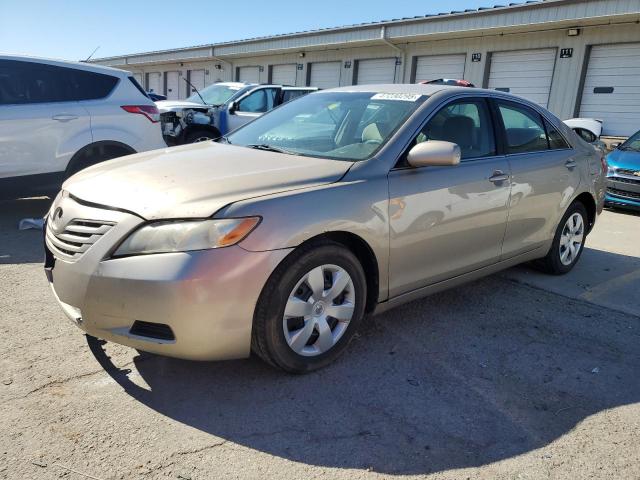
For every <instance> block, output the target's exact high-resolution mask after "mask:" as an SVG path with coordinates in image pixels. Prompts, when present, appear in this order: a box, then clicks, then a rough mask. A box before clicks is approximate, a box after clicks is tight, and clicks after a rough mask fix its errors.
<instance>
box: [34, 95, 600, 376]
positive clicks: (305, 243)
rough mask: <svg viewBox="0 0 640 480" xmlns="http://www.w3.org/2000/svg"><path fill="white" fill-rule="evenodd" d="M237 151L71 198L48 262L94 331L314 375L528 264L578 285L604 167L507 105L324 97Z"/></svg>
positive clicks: (107, 170) (205, 154)
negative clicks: (361, 329)
mask: <svg viewBox="0 0 640 480" xmlns="http://www.w3.org/2000/svg"><path fill="white" fill-rule="evenodd" d="M225 140H226V143H214V142H207V143H199V144H196V145H191V146H185V147H182V148H177V149H168V150H166V151H163V152H154V153H146V154H140V155H134V156H132V157H129V158H128V159H126V160H122V161H118V162H117V163H114V164H112V165H98V166H95V167H92V168H90V169H88V170H86V171H85V172H81V173H80V174H78V175H77V176H75V177H73V178H72V179H70V180H69V181H68V182H67V183H66V184H65V185H64V187H63V188H64V189H63V192H62V194H61V195H60V196H59V197H58V198H57V199H56V200H55V202H54V203H53V205H52V207H51V210H50V212H49V214H48V217H47V225H46V239H47V240H46V245H47V263H46V265H45V267H46V271H47V275H48V277H49V280H50V281H51V282H52V287H53V291H54V292H55V295H56V297H57V300H58V302H59V303H60V305H61V306H62V308H63V310H64V311H65V313H66V314H67V315H68V316H69V318H71V320H72V321H73V322H74V323H75V324H76V325H78V326H79V327H80V328H81V329H82V330H84V331H85V332H87V333H89V334H90V335H94V336H97V337H100V338H103V339H106V340H110V341H114V342H117V343H122V344H124V345H129V346H131V347H134V348H137V349H140V350H147V351H151V352H155V353H159V354H164V355H170V356H174V357H182V358H190V359H198V360H214V359H216V360H220V359H229V358H240V357H246V356H248V355H249V352H250V350H251V349H252V350H253V351H254V352H255V353H256V354H258V355H259V356H260V357H262V358H263V359H264V360H266V361H267V362H269V363H271V364H272V365H275V366H278V367H280V368H283V369H285V370H287V371H292V372H304V371H308V370H312V369H314V368H318V367H321V366H323V365H326V364H327V363H329V362H331V361H332V360H333V359H335V358H336V356H337V355H338V354H340V352H342V351H343V350H344V348H345V347H346V345H347V343H348V341H349V339H350V338H351V337H352V336H353V334H354V333H355V331H356V329H357V328H358V325H359V324H360V323H361V322H362V319H363V318H364V316H365V314H367V313H371V312H380V311H383V310H385V309H388V308H391V307H394V306H396V305H400V304H402V303H404V302H407V301H410V300H412V299H415V298H419V297H421V296H424V295H427V294H430V293H433V292H437V291H439V290H442V289H445V288H452V287H456V286H458V285H460V284H462V283H463V282H467V281H470V280H474V279H476V278H479V277H481V276H483V275H488V274H490V273H493V272H496V271H498V270H500V269H503V268H507V267H510V266H512V265H516V264H519V263H522V262H527V261H532V260H535V261H536V262H537V263H538V265H539V266H540V268H542V269H544V270H545V271H547V272H549V273H552V274H562V273H566V272H568V271H569V270H571V269H572V268H573V266H574V265H575V264H576V262H578V260H579V258H580V255H581V254H582V252H583V246H584V242H585V239H586V237H587V235H588V233H589V231H590V230H591V228H592V227H593V225H594V222H595V221H596V217H597V215H598V213H600V212H601V211H602V207H603V199H604V172H605V170H606V168H605V164H604V162H603V161H602V155H601V154H600V153H599V152H597V151H596V150H595V149H594V148H593V147H592V146H591V145H589V144H588V143H586V142H584V141H583V140H581V139H580V138H578V136H577V135H575V134H574V133H573V132H572V131H571V129H570V128H569V127H567V126H566V125H564V124H563V123H562V122H561V121H559V120H558V119H557V118H556V117H554V116H553V115H552V114H550V113H549V112H548V111H546V110H545V109H543V108H541V107H539V106H537V105H534V104H532V103H530V102H527V101H526V100H523V99H520V98H518V97H515V96H511V95H508V94H505V93H501V92H495V91H489V90H480V89H473V88H459V87H448V86H439V85H438V86H435V85H366V86H351V87H347V88H341V89H335V90H325V91H322V92H318V93H312V94H309V95H306V96H305V97H303V98H301V99H299V100H296V101H295V102H290V103H288V104H286V105H283V106H282V107H281V108H278V109H276V110H273V111H272V112H269V113H268V114H266V115H264V116H262V117H260V118H258V119H256V120H255V121H253V122H251V123H249V124H247V125H245V126H244V127H242V128H240V129H238V130H236V131H235V132H233V133H231V134H230V135H228V136H227V137H226V138H225Z"/></svg>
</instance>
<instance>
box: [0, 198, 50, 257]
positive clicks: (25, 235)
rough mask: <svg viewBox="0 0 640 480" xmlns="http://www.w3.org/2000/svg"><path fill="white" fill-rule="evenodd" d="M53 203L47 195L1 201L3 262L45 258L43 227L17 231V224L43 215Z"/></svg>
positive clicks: (0, 217)
mask: <svg viewBox="0 0 640 480" xmlns="http://www.w3.org/2000/svg"><path fill="white" fill-rule="evenodd" d="M51 202H52V200H51V199H49V198H47V197H37V198H25V199H21V200H5V201H0V265H1V264H19V263H41V262H42V261H43V258H44V253H43V249H42V230H40V229H30V230H18V223H19V222H20V220H22V219H23V218H36V219H37V218H42V217H43V216H44V215H45V214H46V213H47V210H48V209H49V206H50V205H51Z"/></svg>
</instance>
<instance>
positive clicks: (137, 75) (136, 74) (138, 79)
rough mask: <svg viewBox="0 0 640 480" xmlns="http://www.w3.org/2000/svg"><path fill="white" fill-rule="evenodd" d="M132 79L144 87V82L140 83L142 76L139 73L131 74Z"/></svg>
mask: <svg viewBox="0 0 640 480" xmlns="http://www.w3.org/2000/svg"><path fill="white" fill-rule="evenodd" d="M133 78H135V79H136V82H138V83H139V84H140V85H144V82H143V81H142V74H141V73H134V74H133Z"/></svg>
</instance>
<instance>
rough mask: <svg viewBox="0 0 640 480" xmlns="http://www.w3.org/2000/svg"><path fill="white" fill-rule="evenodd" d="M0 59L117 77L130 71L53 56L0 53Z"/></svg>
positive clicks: (125, 75) (127, 74)
mask: <svg viewBox="0 0 640 480" xmlns="http://www.w3.org/2000/svg"><path fill="white" fill-rule="evenodd" d="M0 60H13V61H17V62H30V63H41V64H44V65H53V66H56V67H66V68H75V69H77V70H85V71H87V72H96V73H104V74H107V75H114V76H117V77H123V76H124V77H128V76H130V75H131V73H130V72H127V71H125V70H120V69H118V68H112V67H105V66H103V65H97V64H94V63H86V62H70V61H67V60H57V59H53V58H43V57H32V56H28V55H10V54H4V53H0Z"/></svg>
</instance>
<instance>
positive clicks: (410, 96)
mask: <svg viewBox="0 0 640 480" xmlns="http://www.w3.org/2000/svg"><path fill="white" fill-rule="evenodd" d="M421 96H422V95H421V94H419V93H376V94H375V95H374V96H373V97H371V100H398V101H401V102H415V101H416V100H418V99H419V98H420V97H421Z"/></svg>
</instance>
